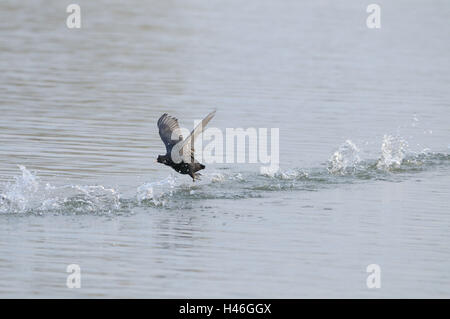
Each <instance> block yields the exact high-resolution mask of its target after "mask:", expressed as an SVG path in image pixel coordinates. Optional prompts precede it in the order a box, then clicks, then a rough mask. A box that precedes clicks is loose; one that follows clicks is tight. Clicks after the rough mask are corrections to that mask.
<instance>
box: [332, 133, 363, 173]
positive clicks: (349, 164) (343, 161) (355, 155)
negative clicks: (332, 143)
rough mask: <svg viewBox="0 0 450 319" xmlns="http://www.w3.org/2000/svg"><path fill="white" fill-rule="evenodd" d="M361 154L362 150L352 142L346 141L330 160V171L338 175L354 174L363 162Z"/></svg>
mask: <svg viewBox="0 0 450 319" xmlns="http://www.w3.org/2000/svg"><path fill="white" fill-rule="evenodd" d="M359 152H360V150H359V149H358V147H356V145H355V144H354V143H353V142H352V141H351V140H346V141H345V143H343V144H342V145H341V146H339V149H338V150H337V151H336V152H334V153H333V155H332V156H331V158H330V159H329V161H328V171H329V172H330V173H331V174H338V175H346V174H352V173H354V172H355V170H356V168H357V164H358V163H359V162H360V161H361V158H360V157H359Z"/></svg>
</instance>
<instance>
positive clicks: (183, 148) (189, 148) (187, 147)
mask: <svg viewBox="0 0 450 319" xmlns="http://www.w3.org/2000/svg"><path fill="white" fill-rule="evenodd" d="M215 114H216V111H215V110H214V111H212V112H211V113H209V114H208V115H207V116H206V117H205V118H204V119H203V120H202V122H201V123H199V124H198V125H197V126H196V127H195V128H194V129H193V130H192V132H191V134H190V135H189V136H188V137H186V139H184V140H183V142H181V145H180V155H183V157H186V158H191V159H193V158H194V144H195V139H196V138H197V137H198V135H200V134H201V133H202V132H203V130H204V129H205V127H206V125H207V124H208V123H209V121H211V119H212V118H213V117H214V115H215Z"/></svg>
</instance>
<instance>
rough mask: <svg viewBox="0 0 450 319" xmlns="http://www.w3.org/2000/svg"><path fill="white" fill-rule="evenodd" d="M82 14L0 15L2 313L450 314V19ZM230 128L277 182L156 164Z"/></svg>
mask: <svg viewBox="0 0 450 319" xmlns="http://www.w3.org/2000/svg"><path fill="white" fill-rule="evenodd" d="M77 3H78V4H79V5H80V7H81V18H82V20H81V21H82V22H81V23H82V27H81V29H68V28H67V27H66V18H67V16H68V15H69V14H68V13H66V6H67V5H68V4H69V3H65V2H61V1H31V0H27V1H13V0H3V1H2V2H1V3H0V71H1V72H0V96H1V98H0V159H1V160H0V297H3V298H5V297H7V298H9V297H62V298H80V297H88V298H89V297H111V298H119V297H128V298H141V297H150V298H172V297H181V298H185V297H190V298H193V297H200V298H201V297H207V298H216V297H225V298H227V297H228V298H229V297H238V298H239V297H243V298H246V297H255V298H260V297H268V298H281V297H284V298H310V297H332V298H334V297H346V298H347V297H361V298H391V297H437V298H443V297H447V298H448V297H450V247H449V244H450V212H449V204H450V201H449V188H450V178H449V175H450V125H449V123H450V89H449V88H450V59H449V52H450V41H449V35H450V24H449V17H450V3H449V2H448V1H446V0H442V1H438V0H436V1H432V2H424V1H406V0H404V1H403V0H396V1H377V3H378V4H379V5H380V8H381V28H380V29H369V28H368V27H367V26H366V18H367V16H368V15H369V13H367V12H366V7H367V5H368V4H369V3H366V2H364V1H356V0H354V1H345V2H342V1H341V2H339V3H337V2H336V1H332V0H320V1H299V0H292V1H268V0H263V1H261V0H258V1H256V0H251V1H236V0H232V1H218V0H214V1H200V0H195V1H191V0H190V1H181V0H173V1H148V2H142V1H137V0H132V1H127V2H126V3H125V2H123V1H106V0H102V1H95V2H92V1H86V0H79V1H77ZM213 109H217V114H216V116H215V118H214V119H213V120H212V121H211V122H210V124H209V126H210V127H216V128H219V129H221V130H225V128H239V127H243V128H248V127H254V128H279V132H280V134H279V135H280V171H279V172H277V173H275V174H261V173H260V171H259V166H260V164H238V163H235V164H232V163H228V164H227V163H223V164H220V163H216V164H207V165H206V166H207V167H206V169H205V170H204V171H202V173H203V177H202V180H201V181H199V182H195V183H193V182H192V180H191V179H190V178H189V177H188V176H186V175H178V174H176V173H175V172H174V171H173V170H171V169H170V168H168V167H166V166H162V165H161V164H158V163H155V159H156V157H157V156H158V154H163V153H164V152H165V150H164V145H163V144H162V142H161V140H160V138H159V135H158V131H157V127H156V122H157V120H158V118H159V117H160V116H161V114H163V113H165V112H167V113H169V114H171V115H173V116H176V117H178V118H179V119H180V124H181V125H182V126H184V127H186V128H189V129H191V128H192V127H193V125H194V120H198V119H201V118H202V117H203V116H205V115H206V114H208V113H209V112H210V111H211V110H213ZM70 264H77V265H79V266H80V269H81V288H80V289H76V288H74V289H69V288H67V286H66V279H67V276H68V275H69V273H67V272H66V268H67V266H68V265H70ZM370 264H377V265H379V267H380V269H381V276H380V278H381V288H379V289H377V288H374V289H369V288H368V287H367V285H366V279H367V277H368V276H369V275H370V274H369V273H368V272H366V268H367V266H368V265H370Z"/></svg>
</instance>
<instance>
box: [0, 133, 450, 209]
mask: <svg viewBox="0 0 450 319" xmlns="http://www.w3.org/2000/svg"><path fill="white" fill-rule="evenodd" d="M406 146H407V144H406V143H405V142H404V140H403V139H401V138H395V137H392V136H385V137H384V139H383V146H382V154H381V157H380V158H379V159H378V160H376V159H371V160H361V159H360V157H359V149H358V148H357V147H356V145H355V144H354V143H352V142H351V141H346V142H345V143H344V144H343V145H341V146H340V147H339V149H338V150H337V151H336V152H335V153H334V154H333V155H332V156H331V158H330V160H329V162H328V166H327V167H323V166H318V167H315V168H310V169H300V168H291V169H287V170H280V171H278V172H277V173H275V174H270V175H264V174H261V173H260V172H231V171H230V172H222V171H221V172H214V171H213V172H206V173H204V175H203V176H202V179H201V181H198V182H195V183H192V182H190V181H188V180H186V179H183V178H179V179H177V178H176V177H175V176H174V175H170V176H168V177H167V178H165V179H163V180H160V181H152V182H149V183H145V184H143V185H141V186H139V187H137V189H136V190H135V193H134V194H133V195H131V197H130V195H128V197H127V198H123V197H124V196H123V195H122V194H121V193H120V192H119V191H117V190H115V189H113V188H108V187H105V186H102V185H94V186H92V185H90V186H82V185H65V186H54V185H51V184H44V183H42V182H41V181H40V179H39V178H38V177H37V176H36V175H35V174H33V173H31V172H30V171H28V170H27V169H26V168H25V167H23V166H19V168H20V171H21V174H20V175H19V176H17V177H16V178H15V179H14V181H12V182H10V183H7V184H5V185H0V213H32V214H48V213H56V214H67V213H69V214H96V215H98V214H122V213H125V214H128V213H130V212H133V210H134V209H135V208H143V209H144V210H147V209H149V208H150V207H153V208H166V209H190V208H192V207H193V205H194V203H195V202H196V201H202V202H203V201H205V200H217V199H222V200H238V199H243V198H255V197H264V196H266V194H267V193H268V192H282V191H319V190H321V189H326V188H330V187H339V184H351V183H364V182H367V181H368V180H383V181H388V182H389V181H401V180H404V179H406V178H410V176H411V173H417V172H422V171H425V170H429V169H436V168H439V167H441V168H444V169H446V168H448V167H450V155H449V154H442V153H433V152H431V151H427V152H421V153H419V154H414V153H408V152H407V151H406V149H407V148H406Z"/></svg>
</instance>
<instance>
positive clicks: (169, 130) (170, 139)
mask: <svg viewBox="0 0 450 319" xmlns="http://www.w3.org/2000/svg"><path fill="white" fill-rule="evenodd" d="M158 128H159V136H160V137H161V140H162V141H163V143H164V145H165V146H166V150H167V153H170V152H171V150H172V148H173V146H174V145H175V144H177V143H178V142H180V141H182V140H183V136H182V135H181V131H180V126H179V125H178V120H177V119H176V118H174V117H172V116H170V115H168V114H167V113H164V114H163V115H162V116H161V117H160V118H159V120H158ZM174 132H175V134H174ZM173 135H174V136H173ZM175 136H178V138H175Z"/></svg>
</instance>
